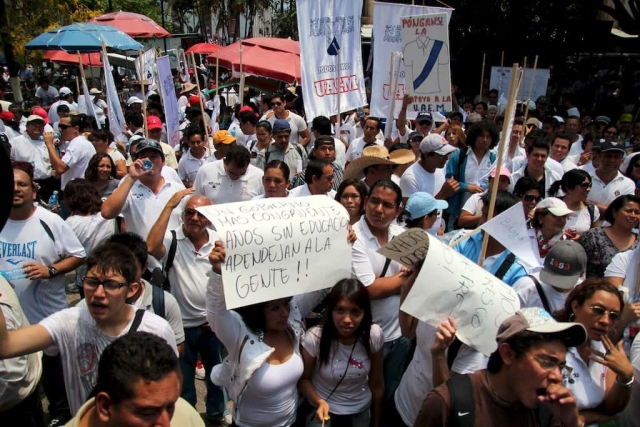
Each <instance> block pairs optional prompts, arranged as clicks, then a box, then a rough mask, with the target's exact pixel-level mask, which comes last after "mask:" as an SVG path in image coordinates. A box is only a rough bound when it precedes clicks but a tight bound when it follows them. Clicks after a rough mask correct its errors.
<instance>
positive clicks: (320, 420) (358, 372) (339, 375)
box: [298, 279, 384, 427]
mask: <svg viewBox="0 0 640 427" xmlns="http://www.w3.org/2000/svg"><path fill="white" fill-rule="evenodd" d="M325 312H326V313H327V315H326V317H325V321H324V325H323V326H315V327H313V328H311V329H309V330H308V331H307V333H306V334H305V336H304V339H303V341H302V360H303V361H304V373H303V374H302V378H301V379H300V382H299V383H298V387H299V388H300V391H301V392H302V393H303V394H304V395H305V396H306V398H307V399H308V400H309V402H310V403H311V405H312V406H313V410H311V411H310V412H311V413H310V414H309V416H308V418H307V419H308V420H309V421H308V423H307V425H308V426H314V427H319V426H320V425H326V426H331V423H333V425H334V426H337V425H350V426H352V427H369V425H372V426H374V427H377V426H378V425H379V424H380V411H381V406H382V398H383V395H384V382H383V377H382V348H383V346H384V336H383V334H382V329H380V326H378V325H376V324H374V323H373V318H372V314H371V303H370V301H369V295H368V293H367V288H365V287H364V285H363V284H362V283H360V281H358V280H355V279H343V280H341V281H339V282H338V283H337V284H336V285H335V286H334V287H333V289H332V290H331V292H330V293H329V295H328V297H327V300H326V311H325ZM371 420H372V421H373V422H371Z"/></svg>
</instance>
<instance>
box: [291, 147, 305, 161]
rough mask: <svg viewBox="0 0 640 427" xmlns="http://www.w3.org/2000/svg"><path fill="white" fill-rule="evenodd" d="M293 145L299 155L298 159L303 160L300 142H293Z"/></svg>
mask: <svg viewBox="0 0 640 427" xmlns="http://www.w3.org/2000/svg"><path fill="white" fill-rule="evenodd" d="M293 147H294V148H295V149H296V151H297V152H298V154H299V155H300V160H304V155H303V154H302V147H300V144H293Z"/></svg>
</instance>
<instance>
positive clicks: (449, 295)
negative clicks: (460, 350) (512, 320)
mask: <svg viewBox="0 0 640 427" xmlns="http://www.w3.org/2000/svg"><path fill="white" fill-rule="evenodd" d="M427 237H428V239H429V250H428V252H427V256H426V258H425V260H424V264H423V265H422V268H421V269H420V273H419V274H418V277H417V278H416V281H415V283H414V285H413V287H412V288H411V291H410V292H409V294H408V295H407V298H406V299H405V301H404V303H403V304H402V307H401V309H402V311H404V312H406V313H409V314H410V315H412V316H414V317H416V318H418V319H420V320H422V321H424V322H426V323H428V324H430V325H431V326H434V327H437V326H438V325H439V324H440V322H442V321H444V320H446V319H447V317H448V316H451V317H452V318H453V320H454V321H455V322H456V325H457V326H458V331H457V332H456V335H457V337H458V338H459V339H460V341H462V342H464V343H465V344H467V345H469V346H471V347H473V348H475V349H476V350H478V351H480V352H481V353H483V354H485V355H487V356H488V355H490V354H491V353H492V352H493V351H494V350H495V349H496V332H497V331H498V326H500V323H502V321H503V320H504V319H506V318H507V317H509V316H511V315H512V314H513V313H515V312H516V311H517V310H518V309H519V308H520V301H519V300H518V295H517V294H516V292H515V291H514V290H513V289H512V288H510V287H509V286H507V285H506V284H505V283H503V282H502V281H501V280H499V279H497V278H496V277H495V276H494V275H492V274H491V273H489V272H488V271H486V270H483V269H482V268H480V266H478V265H477V264H476V263H474V262H473V261H470V260H468V259H467V258H465V257H464V256H462V255H460V254H459V253H457V252H456V251H454V250H453V249H452V248H449V247H448V246H446V245H445V244H443V243H441V242H440V241H438V239H437V238H436V237H433V236H431V235H428V234H427ZM421 244H422V243H421Z"/></svg>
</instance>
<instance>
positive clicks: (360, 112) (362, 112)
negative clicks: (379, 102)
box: [356, 107, 364, 118]
mask: <svg viewBox="0 0 640 427" xmlns="http://www.w3.org/2000/svg"><path fill="white" fill-rule="evenodd" d="M356 113H357V114H358V117H360V118H363V117H364V110H363V109H362V107H358V109H356Z"/></svg>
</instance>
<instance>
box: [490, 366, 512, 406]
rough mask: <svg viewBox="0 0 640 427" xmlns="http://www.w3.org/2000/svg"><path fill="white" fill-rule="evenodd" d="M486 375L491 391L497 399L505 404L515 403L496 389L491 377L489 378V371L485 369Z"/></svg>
mask: <svg viewBox="0 0 640 427" xmlns="http://www.w3.org/2000/svg"><path fill="white" fill-rule="evenodd" d="M485 376H486V378H487V384H488V385H489V391H490V392H491V394H492V395H493V397H495V398H496V400H498V401H499V402H500V403H502V404H505V405H513V404H514V402H510V401H508V400H506V399H504V398H502V397H501V396H500V395H499V394H498V392H497V391H495V390H494V389H493V386H492V385H491V379H489V371H485Z"/></svg>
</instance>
